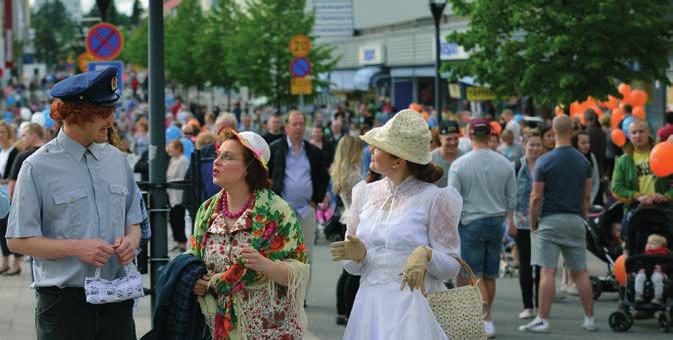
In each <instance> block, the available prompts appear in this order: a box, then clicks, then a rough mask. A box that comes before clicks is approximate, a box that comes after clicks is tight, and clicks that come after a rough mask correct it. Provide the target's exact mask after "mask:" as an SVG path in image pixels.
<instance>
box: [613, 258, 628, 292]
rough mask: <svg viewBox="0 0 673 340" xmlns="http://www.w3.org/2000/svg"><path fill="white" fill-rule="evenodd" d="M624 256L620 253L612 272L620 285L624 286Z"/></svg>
mask: <svg viewBox="0 0 673 340" xmlns="http://www.w3.org/2000/svg"><path fill="white" fill-rule="evenodd" d="M625 264H626V256H624V255H620V256H619V257H618V258H617V261H615V266H614V267H613V268H612V272H613V273H614V274H615V279H617V282H619V284H620V285H622V286H626V265H625Z"/></svg>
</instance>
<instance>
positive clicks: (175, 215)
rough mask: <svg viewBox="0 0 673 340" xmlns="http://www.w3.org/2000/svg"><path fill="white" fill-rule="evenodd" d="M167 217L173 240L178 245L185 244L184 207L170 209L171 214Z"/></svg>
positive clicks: (180, 205)
mask: <svg viewBox="0 0 673 340" xmlns="http://www.w3.org/2000/svg"><path fill="white" fill-rule="evenodd" d="M168 215H169V216H168V218H169V219H170V222H171V230H173V240H175V242H178V243H185V242H187V236H185V207H184V206H183V205H182V204H178V205H176V206H174V207H172V208H171V212H170V213H169V214H168Z"/></svg>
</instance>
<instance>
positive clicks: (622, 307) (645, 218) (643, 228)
mask: <svg viewBox="0 0 673 340" xmlns="http://www.w3.org/2000/svg"><path fill="white" fill-rule="evenodd" d="M672 218H673V214H672V211H671V207H670V206H657V207H641V208H638V209H637V210H636V211H635V212H634V213H633V215H632V216H631V219H630V220H629V223H628V238H627V249H628V252H629V257H628V258H627V259H626V263H625V267H626V274H627V281H626V288H625V292H624V294H623V298H622V299H621V301H620V304H619V307H618V309H617V311H615V312H613V313H612V314H610V318H609V320H608V323H609V325H610V328H612V330H613V331H616V332H624V331H627V330H628V329H629V328H631V326H633V315H632V314H631V311H632V310H635V311H643V312H659V317H658V321H659V328H660V329H661V330H662V331H663V332H669V331H671V329H672V327H673V324H672V321H671V320H672V319H673V284H671V279H670V278H671V277H673V256H671V255H651V254H645V245H646V244H647V238H648V237H649V236H650V235H651V234H659V235H662V236H664V237H665V238H666V240H667V242H668V247H669V249H670V248H671V245H673V219H672ZM655 265H660V266H661V267H662V271H663V272H665V273H667V274H668V276H669V279H666V280H664V290H663V301H664V303H663V304H653V303H651V302H650V300H651V299H652V297H653V296H654V287H653V285H652V282H651V281H650V280H649V277H650V276H651V275H652V271H653V269H654V266H655ZM641 268H644V269H645V271H646V274H647V276H648V280H647V281H646V283H645V287H644V292H643V297H644V300H643V301H642V302H636V300H635V275H636V274H637V273H638V271H639V270H640V269H641ZM622 289H623V288H622Z"/></svg>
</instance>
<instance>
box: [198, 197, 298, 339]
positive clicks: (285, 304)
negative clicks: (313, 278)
mask: <svg viewBox="0 0 673 340" xmlns="http://www.w3.org/2000/svg"><path fill="white" fill-rule="evenodd" d="M222 197H223V195H222V193H219V194H217V195H216V196H214V197H213V198H211V199H209V200H208V201H206V202H205V203H204V204H203V205H202V206H201V208H200V209H199V212H198V213H197V216H196V222H195V224H194V226H195V228H194V236H192V238H191V241H190V242H191V246H192V253H193V254H194V255H196V256H197V257H199V258H201V259H202V260H203V262H204V263H205V265H206V267H207V268H208V275H209V277H211V281H210V284H209V289H208V294H207V295H206V297H205V298H203V299H200V300H199V302H200V303H201V307H202V308H201V309H202V311H203V312H204V314H205V316H206V320H207V321H208V322H209V325H210V326H211V330H212V333H213V339H215V340H221V339H238V338H241V339H246V338H248V339H300V338H301V336H302V333H303V329H304V327H305V318H306V317H305V315H304V310H303V302H304V301H303V300H304V291H305V289H306V284H307V281H308V280H307V279H308V264H306V263H307V256H306V251H305V249H304V243H303V239H302V234H301V227H300V225H299V223H298V221H297V218H296V217H295V215H294V213H293V211H292V209H291V208H290V207H289V206H288V205H287V203H286V202H285V201H283V200H282V199H281V198H280V197H279V196H277V195H276V194H274V193H273V192H272V191H270V190H266V189H264V190H260V191H258V192H257V193H256V194H255V200H254V203H253V205H252V207H251V208H249V209H248V210H247V211H246V212H245V213H244V214H243V215H242V216H241V217H240V218H239V219H238V221H237V222H236V223H235V224H234V225H233V226H230V225H228V223H227V222H226V219H225V217H224V215H223V214H222V213H221V211H220V201H221V200H222ZM243 244H247V245H249V246H250V247H252V248H255V249H257V250H258V251H259V252H260V254H262V255H263V256H266V257H268V258H269V259H271V260H274V261H283V262H284V263H286V264H287V265H288V268H289V275H290V280H289V281H290V282H289V285H288V286H283V285H280V284H276V283H274V282H272V281H270V280H268V278H267V277H266V276H265V275H264V274H262V273H260V272H255V271H253V270H251V269H247V268H245V266H244V265H243V263H242V261H241V259H242V258H241V249H242V248H241V246H242V245H243Z"/></svg>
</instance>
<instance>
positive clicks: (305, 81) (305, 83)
mask: <svg viewBox="0 0 673 340" xmlns="http://www.w3.org/2000/svg"><path fill="white" fill-rule="evenodd" d="M312 93H313V80H311V78H309V77H305V78H294V77H292V80H291V83H290V94H293V95H301V94H312Z"/></svg>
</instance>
